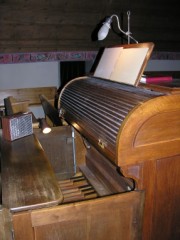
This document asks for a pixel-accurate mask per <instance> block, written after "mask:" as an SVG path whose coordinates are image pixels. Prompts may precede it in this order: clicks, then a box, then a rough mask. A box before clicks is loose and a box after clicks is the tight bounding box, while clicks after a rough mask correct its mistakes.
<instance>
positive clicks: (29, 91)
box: [0, 86, 57, 107]
mask: <svg viewBox="0 0 180 240" xmlns="http://www.w3.org/2000/svg"><path fill="white" fill-rule="evenodd" d="M56 93H57V87H55V86H50V87H37V88H20V89H4V90H0V106H1V107H3V106H4V99H5V98H7V97H10V96H12V97H13V98H15V99H16V100H17V101H28V103H29V105H30V106H32V105H40V104H41V102H40V99H39V95H42V94H43V95H45V96H46V98H47V99H49V100H54V99H55V95H56Z"/></svg>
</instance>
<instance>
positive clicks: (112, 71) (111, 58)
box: [94, 47, 148, 85]
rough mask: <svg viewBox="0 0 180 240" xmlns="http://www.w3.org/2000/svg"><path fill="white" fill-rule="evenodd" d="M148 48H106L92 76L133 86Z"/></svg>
mask: <svg viewBox="0 0 180 240" xmlns="http://www.w3.org/2000/svg"><path fill="white" fill-rule="evenodd" d="M147 52H148V48H147V47H144V48H123V47H113V48H106V49H105V50H104V52H103V55H102V57H101V59H100V61H99V64H98V66H97V68H96V70H95V73H94V76H95V77H100V78H105V79H109V80H113V81H118V82H121V83H127V84H131V85H134V84H135V82H136V80H137V77H138V75H139V72H140V70H141V67H142V65H143V63H144V60H145V58H146V55H147Z"/></svg>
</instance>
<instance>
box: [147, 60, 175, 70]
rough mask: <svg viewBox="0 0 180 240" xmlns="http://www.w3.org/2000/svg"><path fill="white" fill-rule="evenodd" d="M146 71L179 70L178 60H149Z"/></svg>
mask: <svg viewBox="0 0 180 240" xmlns="http://www.w3.org/2000/svg"><path fill="white" fill-rule="evenodd" d="M145 70H146V71H155V72H156V71H169V72H171V71H180V60H149V61H148V64H147V67H146V69H145Z"/></svg>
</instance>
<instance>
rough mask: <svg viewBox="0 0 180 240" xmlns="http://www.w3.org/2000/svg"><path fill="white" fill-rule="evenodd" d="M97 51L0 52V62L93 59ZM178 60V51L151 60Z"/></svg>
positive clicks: (163, 53)
mask: <svg viewBox="0 0 180 240" xmlns="http://www.w3.org/2000/svg"><path fill="white" fill-rule="evenodd" d="M96 56H97V51H62V52H32V53H4V54H0V64H11V63H35V62H52V61H94V60H95V58H96ZM154 59H156V60H180V52H153V53H152V55H151V60H154Z"/></svg>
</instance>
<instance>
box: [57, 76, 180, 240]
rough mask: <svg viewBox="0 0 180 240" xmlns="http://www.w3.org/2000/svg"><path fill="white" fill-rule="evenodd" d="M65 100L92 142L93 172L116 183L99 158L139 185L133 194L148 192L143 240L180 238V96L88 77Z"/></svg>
mask: <svg viewBox="0 0 180 240" xmlns="http://www.w3.org/2000/svg"><path fill="white" fill-rule="evenodd" d="M60 102H61V114H62V115H63V116H64V117H65V119H67V120H68V121H69V122H70V123H71V124H72V125H73V126H74V127H75V128H76V129H77V130H78V131H79V132H80V133H81V134H82V136H84V138H85V139H87V141H88V142H89V145H90V146H89V148H88V149H87V154H86V166H87V168H88V169H91V170H92V171H93V172H95V173H98V174H99V175H101V174H103V171H105V176H107V181H108V180H109V182H110V183H111V182H113V179H112V178H110V176H109V175H110V174H111V173H110V172H109V170H108V169H106V170H102V171H101V167H100V164H102V165H103V163H102V162H101V163H100V162H98V160H97V159H98V158H101V159H104V160H106V161H107V160H109V161H110V162H111V163H112V165H114V166H116V171H119V172H121V173H122V175H123V176H125V177H127V178H130V179H133V180H134V181H135V188H134V189H133V190H134V191H133V192H136V191H144V192H145V202H144V211H143V235H142V238H143V239H153V240H154V239H178V238H179V236H180V207H179V205H178V202H179V200H180V191H179V189H180V175H179V172H180V95H179V94H175V95H169V94H162V93H160V92H154V91H151V90H147V89H143V88H139V87H132V86H128V85H123V84H119V83H115V82H111V81H106V80H102V79H97V78H93V77H91V78H89V77H84V78H80V79H75V80H73V81H72V82H71V83H70V84H69V85H68V86H67V87H66V88H65V89H64V91H63V92H62V94H61V98H60ZM94 148H96V150H95V149H94ZM98 156H99V157H98ZM96 157H97V159H96ZM112 175H113V174H112ZM111 177H112V176H111ZM131 193H132V192H130V193H128V194H131ZM114 221H116V219H115V218H114Z"/></svg>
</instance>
